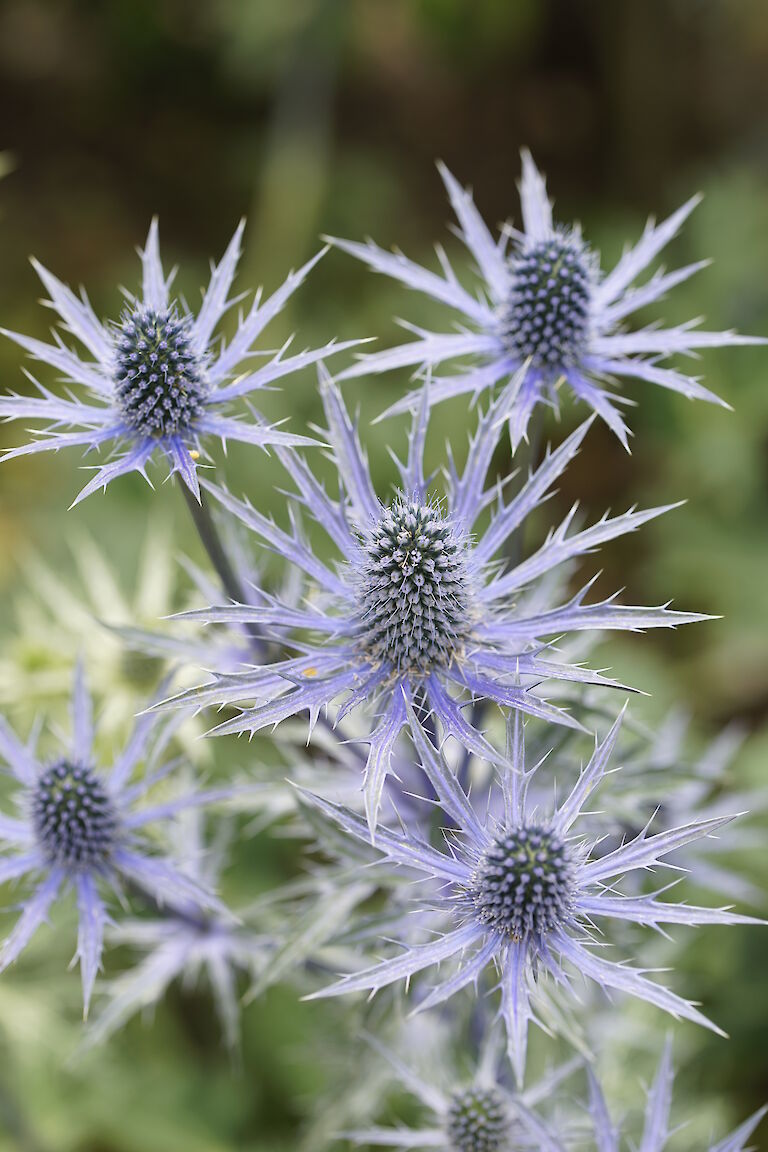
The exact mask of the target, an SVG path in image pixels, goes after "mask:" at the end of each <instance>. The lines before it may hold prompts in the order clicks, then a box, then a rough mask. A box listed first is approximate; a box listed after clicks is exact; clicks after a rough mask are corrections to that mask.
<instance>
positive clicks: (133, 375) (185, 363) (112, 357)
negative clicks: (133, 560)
mask: <svg viewBox="0 0 768 1152" xmlns="http://www.w3.org/2000/svg"><path fill="white" fill-rule="evenodd" d="M243 227H244V225H243V224H240V226H239V227H238V229H237V231H236V232H235V234H234V236H233V238H232V240H231V241H230V243H229V246H228V247H227V250H226V252H225V253H224V256H223V257H222V260H221V263H220V264H219V265H218V266H217V267H215V268H214V269H213V272H212V274H211V280H210V283H209V285H208V289H207V291H206V292H205V295H204V297H203V302H202V305H201V307H200V311H199V312H198V314H197V315H196V316H194V315H192V313H191V312H190V311H189V310H188V309H187V307H186V305H185V304H184V303H183V302H182V301H181V300H180V299H178V298H174V296H173V295H172V293H171V285H172V282H173V279H174V274H173V273H171V275H170V276H168V277H166V275H165V273H164V271H163V266H162V264H161V261H160V249H159V243H158V230H157V222H156V221H153V223H152V226H151V227H150V230H149V236H148V238H147V243H146V247H145V248H144V251H143V252H142V253H141V261H142V268H143V281H142V291H141V295H140V296H136V297H134V296H128V299H127V303H126V306H125V309H124V311H123V314H122V316H121V318H120V320H118V321H117V322H116V323H108V324H102V322H101V321H100V320H99V319H98V317H97V316H96V314H95V313H94V311H93V309H92V308H91V305H90V304H89V302H88V300H87V298H86V297H85V295H84V294H83V296H82V298H80V297H78V296H76V295H75V294H74V293H73V292H72V291H71V289H69V288H68V287H67V286H66V285H65V284H62V282H61V281H60V280H57V279H56V277H55V276H53V275H52V274H51V273H50V272H48V271H47V270H46V269H45V268H43V267H42V266H41V265H40V264H37V263H35V268H36V270H37V273H38V275H39V276H40V279H41V280H42V282H43V284H44V286H45V288H46V290H47V292H48V293H49V296H50V301H49V304H50V306H51V307H52V308H53V309H54V310H55V311H56V312H57V313H58V315H59V316H60V318H61V321H62V323H63V325H64V327H65V329H66V331H68V332H69V333H70V334H71V335H73V336H74V337H75V338H76V339H77V340H78V341H79V342H80V344H82V346H83V348H84V349H85V350H86V352H87V353H89V356H88V357H87V358H82V357H81V356H80V355H79V354H78V353H76V352H74V351H72V350H71V349H70V348H68V347H67V346H66V344H65V343H64V341H63V340H62V339H61V337H60V336H59V335H58V334H57V333H54V343H52V344H46V343H44V342H43V341H41V340H36V339H33V338H32V337H29V336H23V335H20V334H19V333H17V332H6V333H5V335H6V336H9V337H10V338H11V339H12V340H14V341H16V343H17V344H20V345H21V347H22V348H24V349H26V350H27V352H29V353H30V354H31V355H32V356H33V357H34V358H35V359H36V360H40V361H42V362H43V363H44V364H48V365H50V366H51V367H53V368H55V369H56V370H57V371H58V372H60V373H61V374H62V376H63V378H64V380H65V381H67V382H68V383H70V384H75V385H77V386H78V387H80V388H81V389H82V390H83V395H82V396H75V395H72V394H69V393H68V394H67V396H66V397H62V396H58V395H56V394H54V393H53V392H51V391H50V390H49V389H48V388H46V387H44V385H42V384H40V383H38V382H37V381H34V380H33V383H34V384H35V386H36V388H37V390H38V391H39V393H40V395H39V396H20V395H16V394H10V395H6V396H3V397H0V419H6V420H17V419H26V420H35V421H46V422H47V423H48V427H47V429H46V430H45V431H44V433H43V434H42V435H41V437H40V438H38V439H36V440H34V441H32V442H30V443H28V444H24V445H22V446H21V447H18V448H14V449H12V450H11V451H9V452H6V453H5V455H4V457H3V459H6V460H8V459H11V458H12V457H14V456H24V455H29V454H30V453H32V452H47V451H58V449H60V448H65V447H68V446H72V445H79V446H81V447H83V448H85V449H86V451H87V452H90V451H91V450H96V449H99V448H101V446H102V445H110V446H111V447H112V448H113V449H114V450H116V451H117V450H119V449H120V448H121V447H125V449H126V450H125V452H123V453H122V454H121V455H118V456H115V457H114V458H113V459H111V460H110V461H108V462H107V463H105V464H103V465H101V466H100V467H98V468H97V469H96V473H95V475H94V477H93V479H92V480H90V481H89V482H88V484H86V485H85V487H84V488H83V489H82V491H81V492H80V493H79V495H78V497H77V499H76V500H75V501H74V503H75V504H77V503H79V501H81V500H83V499H85V497H86V496H89V495H90V494H91V493H92V492H95V491H97V490H98V489H99V488H106V485H107V484H108V483H109V482H110V481H111V480H114V479H115V478H116V477H117V476H121V475H123V474H124V473H127V472H140V473H141V474H142V475H145V469H146V466H147V464H148V462H149V460H150V458H151V457H152V456H154V455H155V454H157V453H159V454H160V455H161V456H164V457H165V458H166V460H167V461H168V464H169V467H170V471H171V473H174V472H178V474H179V475H180V476H181V479H182V480H183V482H184V483H185V484H186V485H187V487H188V488H189V489H190V491H191V492H193V493H194V495H195V496H196V497H197V498H198V499H199V498H200V489H199V482H198V477H197V468H196V463H195V462H196V460H197V458H198V457H199V456H200V454H201V452H203V451H204V447H203V444H204V441H205V440H206V439H208V438H210V437H213V438H218V439H220V440H222V441H223V442H226V441H227V440H242V441H245V442H246V443H248V444H256V445H258V446H259V447H261V448H267V447H269V446H271V445H276V444H283V445H285V444H298V443H305V444H306V443H307V442H308V441H307V438H306V437H301V436H292V435H289V434H288V433H286V432H281V431H279V430H278V429H277V428H274V427H271V426H269V425H268V424H266V423H265V422H264V421H263V420H262V419H261V418H260V417H259V416H258V414H255V413H251V418H250V419H245V420H243V419H239V418H238V417H236V416H233V415H228V414H227V410H228V409H229V407H230V406H231V404H232V402H233V401H235V400H238V399H240V398H242V397H246V396H249V395H250V394H251V393H253V392H255V391H257V390H259V389H262V388H266V387H267V386H269V385H272V384H274V382H275V381H276V380H280V379H282V378H284V377H286V376H289V375H290V374H291V373H293V372H296V371H298V370H299V369H301V368H304V367H306V365H308V364H314V363H315V362H316V361H317V360H319V359H320V358H321V357H322V356H328V355H329V354H332V353H334V352H338V351H340V350H342V349H343V348H346V347H350V346H351V344H350V343H347V344H335V343H333V342H332V343H331V344H329V345H328V346H327V347H325V348H322V349H319V350H316V351H312V352H302V353H299V354H297V355H294V356H288V355H286V354H285V353H286V349H287V345H286V346H285V347H284V348H282V349H281V350H280V352H278V353H277V354H276V355H275V356H273V357H272V358H271V359H270V360H269V361H268V362H267V363H266V364H264V365H262V366H261V367H260V368H257V369H255V370H250V368H249V367H248V364H249V361H252V359H253V357H254V356H256V355H257V352H256V350H255V349H254V343H255V341H256V340H257V339H258V337H259V336H260V335H261V333H262V331H263V330H264V328H265V327H266V326H267V324H268V323H269V321H270V320H272V319H273V318H274V317H275V316H276V315H277V313H278V312H279V311H280V310H281V309H282V308H283V306H284V305H285V303H286V301H287V300H288V298H289V297H290V296H291V295H292V293H293V292H294V291H295V290H296V288H298V287H299V285H300V284H301V283H302V282H303V280H304V279H305V277H306V276H307V274H308V272H309V271H310V270H311V268H313V267H314V265H315V264H316V263H317V261H318V260H319V259H320V256H322V252H320V253H318V255H317V256H315V257H314V258H313V259H312V260H310V261H309V262H308V263H307V264H305V265H304V267H303V268H300V269H299V271H298V272H293V273H291V275H290V276H289V277H288V279H287V280H286V281H285V283H284V284H283V286H282V287H281V288H279V289H278V290H277V291H276V292H275V293H273V295H272V296H270V297H269V298H268V299H267V300H264V301H263V302H262V299H261V293H257V295H256V298H255V300H254V302H253V304H252V305H251V307H250V308H249V310H248V311H247V313H246V314H245V315H244V316H243V315H241V317H240V321H239V324H238V328H237V331H236V332H235V334H234V336H233V337H232V339H231V340H230V342H229V343H228V344H226V345H223V344H222V345H221V346H220V347H218V348H217V347H216V346H215V345H216V339H215V331H216V328H217V327H218V325H219V323H220V321H221V319H222V317H223V316H224V314H225V313H226V312H227V311H228V310H229V309H230V308H231V307H232V305H233V304H234V303H236V299H237V298H235V299H230V297H229V292H230V289H231V287H232V282H233V280H234V276H235V270H236V267H237V262H238V259H239V256H240V242H241V239H242V234H243ZM351 343H352V344H354V343H356V342H355V341H352V342H351Z"/></svg>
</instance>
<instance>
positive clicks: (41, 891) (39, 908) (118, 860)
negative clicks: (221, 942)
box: [0, 668, 224, 1013]
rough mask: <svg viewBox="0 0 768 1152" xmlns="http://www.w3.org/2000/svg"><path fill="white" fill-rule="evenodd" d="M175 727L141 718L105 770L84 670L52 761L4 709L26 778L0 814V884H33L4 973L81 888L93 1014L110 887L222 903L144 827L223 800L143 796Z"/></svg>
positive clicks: (83, 963)
mask: <svg viewBox="0 0 768 1152" xmlns="http://www.w3.org/2000/svg"><path fill="white" fill-rule="evenodd" d="M168 735H170V729H169V728H168V726H166V730H165V732H161V731H159V730H158V724H157V717H156V716H151V715H150V716H143V717H142V718H141V719H140V720H139V721H138V722H137V724H136V726H135V728H134V731H133V734H132V735H131V737H130V739H129V741H128V743H127V744H126V746H125V748H124V749H123V751H122V752H121V753H120V755H119V756H118V757H117V758H116V759H115V760H114V762H113V764H112V765H111V768H110V769H109V770H108V771H102V770H101V769H100V768H98V767H97V765H96V763H95V761H94V752H93V736H94V730H93V724H92V718H91V700H90V696H89V694H88V690H87V688H86V684H85V679H84V676H83V674H82V670H81V669H80V668H78V670H77V672H76V674H75V683H74V690H73V695H72V738H71V741H70V742H69V743H68V744H67V745H66V746H65V747H62V748H61V750H60V753H59V754H58V755H57V757H56V758H55V759H54V760H53V761H48V762H46V763H43V762H41V761H40V760H39V759H38V758H37V757H36V755H35V752H34V749H33V748H31V747H28V746H26V745H25V744H24V743H22V741H21V740H19V738H18V737H17V736H16V735H15V733H14V732H13V730H12V729H11V728H10V726H9V725H8V723H7V722H6V721H5V719H4V718H2V717H0V756H2V758H3V760H4V761H5V762H6V763H7V764H8V766H9V768H10V769H11V772H12V774H13V776H14V777H15V779H16V781H17V782H18V784H19V785H20V792H19V794H18V796H17V807H18V811H17V812H16V813H15V814H14V815H5V814H0V844H2V847H3V848H4V849H7V850H8V851H7V854H5V855H3V856H2V857H0V882H4V883H5V882H7V881H17V880H21V879H25V880H32V882H33V888H32V891H31V893H30V895H29V896H27V897H26V899H25V900H24V901H23V904H22V913H21V916H20V917H19V919H18V921H17V922H16V925H15V927H14V928H13V930H12V931H11V933H10V935H9V936H8V938H7V939H6V940H5V941H4V943H3V944H2V946H0V971H4V970H5V969H6V968H7V967H8V965H9V964H12V963H13V961H14V960H16V959H17V957H18V956H19V955H20V954H21V952H22V951H23V950H24V948H25V947H26V946H27V944H28V943H29V941H30V940H31V938H32V936H33V935H34V933H35V932H36V931H37V929H38V928H39V927H40V926H41V925H42V924H43V923H44V922H45V921H46V920H47V918H48V915H49V913H50V910H51V907H52V906H53V904H54V903H55V902H56V901H57V900H58V899H59V897H60V895H61V894H62V892H64V891H66V890H68V889H70V888H71V889H74V891H75V895H76V898H77V909H78V920H79V928H78V937H77V958H78V960H79V961H80V970H81V974H82V981H83V999H84V1005H85V1011H86V1013H87V1010H88V1005H89V1002H90V998H91V993H92V991H93V984H94V981H95V979H96V973H97V972H98V970H99V967H100V964H101V954H102V949H103V939H104V929H105V926H106V924H107V922H108V914H107V909H106V905H105V902H104V897H103V895H102V891H103V889H107V890H112V892H113V893H115V894H119V893H120V892H121V890H122V889H123V888H125V887H128V888H133V889H135V890H136V891H140V892H142V893H144V894H145V895H146V896H147V897H148V898H149V899H151V900H154V901H156V902H157V903H159V904H168V903H171V904H173V903H182V902H183V903H184V904H186V905H189V906H194V907H195V908H196V909H198V910H199V911H204V910H206V909H211V908H218V909H219V910H220V911H222V912H223V911H224V909H223V908H222V906H221V905H220V904H219V902H218V900H216V898H215V897H214V896H212V895H211V894H210V893H209V892H208V891H207V890H206V889H205V888H204V887H202V886H201V885H200V884H198V883H197V882H195V880H194V879H192V878H191V877H190V876H188V875H186V874H185V873H184V872H182V871H180V870H179V869H178V868H177V867H176V865H175V864H174V863H173V862H172V861H171V860H170V859H168V858H166V857H165V856H162V855H159V854H158V853H157V852H156V851H155V850H154V849H153V847H152V844H151V843H150V841H149V840H148V839H147V837H146V834H145V829H146V828H147V827H148V826H149V825H152V824H154V823H158V822H161V821H164V820H168V819H170V818H172V817H173V816H175V815H176V813H178V812H180V811H182V810H183V809H185V808H189V807H193V806H197V805H201V804H205V803H207V802H209V801H212V800H214V799H217V798H221V795H220V794H219V793H214V792H207V793H205V792H197V793H189V794H187V795H181V796H178V797H176V798H175V799H172V800H170V801H166V802H164V803H159V804H145V803H143V800H144V797H145V795H146V793H147V790H148V789H149V788H150V787H151V786H152V784H153V783H154V782H155V781H156V780H158V779H160V778H162V776H164V775H165V774H166V773H167V771H168V769H169V767H170V765H163V764H162V761H161V757H162V754H163V750H164V746H165V744H166V742H167V737H168ZM142 761H146V763H147V772H146V774H145V776H144V778H143V779H142V780H141V781H140V782H136V781H133V779H132V778H133V776H134V773H135V770H136V769H137V768H138V767H139V765H140V764H141V763H142Z"/></svg>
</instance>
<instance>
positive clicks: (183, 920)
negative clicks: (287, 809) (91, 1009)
mask: <svg viewBox="0 0 768 1152" xmlns="http://www.w3.org/2000/svg"><path fill="white" fill-rule="evenodd" d="M177 824H178V829H177V831H178V836H174V841H175V844H174V847H175V848H176V853H177V855H178V857H179V859H180V860H182V861H183V862H184V865H185V873H186V874H188V875H189V876H190V877H192V878H194V879H195V880H196V881H197V882H198V883H199V884H200V886H201V887H202V888H203V889H204V890H206V891H211V890H216V889H217V888H218V885H219V877H220V874H221V871H222V868H223V866H224V863H225V857H226V844H225V842H224V839H223V837H222V836H221V835H220V836H218V837H217V838H216V839H215V840H214V842H213V843H212V844H211V845H206V843H205V840H204V837H203V827H202V818H201V813H200V811H199V810H192V811H190V812H188V813H184V819H183V820H182V821H179V822H177ZM221 828H223V829H224V830H225V831H226V828H225V826H224V825H222V826H221ZM179 841H180V842H179ZM109 938H110V942H111V943H112V944H115V945H120V946H122V947H128V948H133V949H136V950H137V951H139V952H140V953H143V954H144V958H143V959H142V960H140V961H139V963H137V964H136V965H135V967H132V968H130V969H128V970H127V971H126V972H124V973H122V974H121V975H120V976H118V977H117V978H116V979H114V980H112V981H110V983H109V984H108V985H107V988H106V992H107V994H108V997H109V999H108V1002H107V1003H106V1005H105V1006H104V1007H103V1008H102V1009H101V1011H99V1013H98V1015H97V1016H96V1019H95V1021H94V1023H93V1024H92V1025H91V1027H90V1029H89V1031H88V1042H89V1043H90V1044H97V1043H102V1042H103V1041H105V1040H106V1039H108V1037H110V1036H111V1035H112V1034H113V1033H114V1032H116V1031H118V1030H119V1029H120V1028H122V1027H123V1026H124V1025H125V1024H126V1023H127V1021H128V1020H129V1019H130V1018H131V1017H132V1016H134V1015H135V1014H136V1013H137V1012H142V1011H145V1010H146V1009H147V1008H154V1007H155V1006H156V1005H157V1004H158V1003H159V1001H161V1000H162V999H163V997H164V996H165V994H166V992H167V991H168V989H169V987H170V986H171V984H173V983H174V981H176V980H182V981H184V982H185V983H196V982H197V981H198V979H199V977H200V976H201V975H202V974H205V975H206V976H207V978H208V982H209V984H210V987H211V989H212V991H213V996H214V1000H215V1004H216V1009H217V1012H218V1016H219V1019H220V1021H221V1026H222V1030H223V1034H224V1040H225V1042H226V1044H227V1046H228V1047H229V1048H230V1049H235V1048H236V1047H237V1046H238V1043H239V1038H240V1003H239V1000H240V998H239V996H238V987H237V984H238V976H239V975H242V974H244V975H246V976H247V977H248V978H249V979H250V980H251V981H253V980H255V979H256V978H257V976H258V975H259V973H260V972H261V971H262V970H263V968H264V965H265V963H266V962H267V958H268V955H269V942H268V941H267V940H265V939H264V938H263V937H260V936H259V935H257V934H256V933H255V932H253V931H252V930H251V929H250V928H248V927H246V926H245V925H244V924H243V923H242V922H241V920H240V918H239V916H238V918H237V919H236V918H235V917H234V916H232V915H229V914H227V915H221V914H220V913H218V912H216V911H207V912H206V911H203V910H201V909H200V907H199V906H198V905H197V904H196V903H191V902H189V901H184V902H181V901H174V902H173V904H172V905H170V906H168V907H166V908H165V909H164V915H163V916H162V917H160V916H158V917H155V918H143V919H141V920H130V919H129V920H123V921H121V922H120V923H119V924H117V925H115V926H114V927H113V929H112V930H111V932H110V936H109Z"/></svg>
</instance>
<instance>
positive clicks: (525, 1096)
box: [343, 1028, 579, 1152]
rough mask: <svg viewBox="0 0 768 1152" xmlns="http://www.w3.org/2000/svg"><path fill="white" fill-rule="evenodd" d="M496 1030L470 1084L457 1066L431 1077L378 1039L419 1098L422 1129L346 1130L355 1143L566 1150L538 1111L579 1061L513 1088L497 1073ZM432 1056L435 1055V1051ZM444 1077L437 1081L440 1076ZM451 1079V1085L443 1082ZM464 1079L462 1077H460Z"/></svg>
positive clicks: (446, 1149) (483, 1150)
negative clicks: (518, 1087)
mask: <svg viewBox="0 0 768 1152" xmlns="http://www.w3.org/2000/svg"><path fill="white" fill-rule="evenodd" d="M497 1038H498V1036H497V1029H496V1028H494V1029H492V1030H491V1032H490V1034H489V1036H488V1038H487V1039H486V1041H485V1042H484V1043H483V1045H482V1050H481V1053H480V1058H479V1061H478V1065H477V1069H476V1072H475V1075H474V1077H473V1079H472V1081H471V1082H470V1083H466V1081H463V1078H461V1079H460V1080H459V1082H458V1083H456V1080H457V1075H456V1070H455V1068H450V1069H449V1068H442V1069H441V1071H442V1073H443V1075H442V1076H441V1077H436V1076H435V1075H434V1070H432V1074H431V1075H430V1076H429V1078H428V1079H427V1078H425V1077H424V1076H422V1075H421V1074H420V1073H419V1071H417V1070H416V1069H415V1068H414V1067H412V1066H411V1064H410V1063H405V1061H404V1060H402V1059H401V1058H400V1056H398V1055H397V1053H396V1052H393V1051H392V1050H391V1049H389V1048H387V1047H385V1046H384V1045H383V1044H381V1043H379V1041H378V1040H376V1039H374V1038H372V1037H371V1038H369V1042H370V1044H371V1045H372V1047H373V1048H375V1050H376V1051H377V1052H378V1053H379V1054H380V1056H382V1057H383V1059H384V1060H386V1062H387V1063H388V1064H389V1065H390V1066H391V1067H392V1069H393V1070H394V1072H395V1075H396V1077H397V1079H398V1081H399V1082H400V1084H401V1085H402V1087H403V1088H405V1090H406V1091H407V1092H410V1093H411V1094H412V1095H413V1096H415V1097H416V1098H417V1100H418V1101H419V1103H420V1104H421V1106H422V1108H423V1111H424V1114H425V1115H424V1125H423V1126H422V1127H419V1128H406V1127H403V1126H402V1125H398V1126H397V1127H396V1128H387V1127H383V1126H382V1127H372V1128H362V1129H357V1130H354V1131H351V1132H345V1133H343V1135H344V1136H345V1137H346V1138H347V1139H349V1140H351V1141H352V1142H353V1143H355V1144H364V1145H373V1146H375V1147H382V1148H403V1147H409V1148H439V1149H441V1150H442V1152H518V1150H519V1152H523V1150H526V1149H531V1150H533V1149H536V1150H537V1152H564V1147H565V1146H564V1145H563V1144H562V1143H561V1142H560V1140H559V1139H558V1138H557V1136H556V1135H555V1134H554V1132H553V1131H552V1130H551V1129H550V1127H549V1126H548V1124H546V1123H545V1121H543V1120H542V1119H541V1117H540V1116H539V1115H538V1113H537V1112H536V1111H535V1109H536V1108H537V1107H538V1106H539V1105H540V1104H542V1103H544V1102H549V1101H550V1100H551V1098H552V1096H553V1095H554V1094H555V1093H556V1092H557V1089H558V1088H559V1086H560V1085H561V1083H562V1082H563V1081H564V1080H566V1079H567V1078H568V1077H569V1076H571V1075H572V1073H573V1072H574V1070H575V1069H576V1068H577V1067H578V1065H579V1061H578V1060H573V1061H569V1062H568V1063H567V1064H563V1065H561V1066H559V1067H557V1068H554V1069H552V1070H551V1071H550V1072H549V1073H548V1074H547V1075H545V1076H542V1077H541V1079H539V1080H537V1081H535V1082H534V1083H533V1084H531V1085H529V1086H528V1087H527V1088H526V1089H525V1090H524V1091H520V1092H514V1091H511V1090H510V1087H509V1083H508V1077H506V1078H505V1077H504V1076H502V1075H499V1073H500V1072H502V1071H503V1069H502V1068H500V1067H499V1060H498V1047H499V1046H498V1044H497ZM433 1055H434V1054H433ZM438 1079H439V1081H440V1083H439V1084H438V1083H437V1082H436V1081H438ZM446 1081H452V1082H453V1083H452V1086H451V1088H450V1089H449V1090H447V1091H446V1090H445V1087H444V1083H445V1082H446ZM462 1081H463V1082H462Z"/></svg>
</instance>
